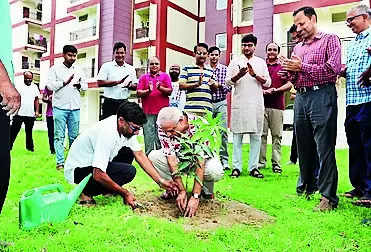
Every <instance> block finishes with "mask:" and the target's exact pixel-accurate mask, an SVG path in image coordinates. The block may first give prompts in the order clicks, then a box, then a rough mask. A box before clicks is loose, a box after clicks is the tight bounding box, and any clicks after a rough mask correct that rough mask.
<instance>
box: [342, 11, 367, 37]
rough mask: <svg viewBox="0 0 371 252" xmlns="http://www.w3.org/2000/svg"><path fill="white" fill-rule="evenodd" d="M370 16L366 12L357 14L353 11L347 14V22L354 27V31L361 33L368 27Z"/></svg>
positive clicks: (350, 26)
mask: <svg viewBox="0 0 371 252" xmlns="http://www.w3.org/2000/svg"><path fill="white" fill-rule="evenodd" d="M367 18H368V16H367V15H366V14H357V13H356V12H355V11H351V12H349V13H348V14H347V19H346V21H345V23H346V24H347V26H348V27H349V28H350V29H352V32H354V33H356V34H359V33H361V32H363V31H364V30H366V29H367V28H368V19H367Z"/></svg>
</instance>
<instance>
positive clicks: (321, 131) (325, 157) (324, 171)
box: [294, 84, 339, 205]
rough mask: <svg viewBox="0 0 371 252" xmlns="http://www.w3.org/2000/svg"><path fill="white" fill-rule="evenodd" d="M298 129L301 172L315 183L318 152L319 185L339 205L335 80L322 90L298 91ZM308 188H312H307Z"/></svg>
mask: <svg viewBox="0 0 371 252" xmlns="http://www.w3.org/2000/svg"><path fill="white" fill-rule="evenodd" d="M294 110H295V112H294V113H295V116H294V121H295V130H296V142H297V148H298V156H299V166H300V173H301V176H302V178H303V181H304V183H305V184H306V185H307V187H315V181H316V179H315V175H314V174H315V172H314V171H315V169H316V166H317V161H316V158H314V157H316V155H318V159H319V165H320V166H319V174H318V187H319V188H318V189H319V192H320V194H321V195H322V196H323V197H325V198H327V199H329V200H330V201H331V202H332V203H333V204H335V205H337V203H338V200H339V198H338V197H337V196H336V191H337V185H338V171H337V167H336V159H335V144H336V134H337V114H338V108H337V93H336V89H335V85H334V84H328V85H326V86H323V87H322V88H321V89H319V90H315V91H312V90H310V91H307V92H305V93H300V92H298V93H297V95H296V98H295V106H294ZM307 190H308V189H307Z"/></svg>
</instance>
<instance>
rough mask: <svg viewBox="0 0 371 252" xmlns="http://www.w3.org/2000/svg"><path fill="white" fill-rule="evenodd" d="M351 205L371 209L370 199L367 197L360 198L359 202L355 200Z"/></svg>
mask: <svg viewBox="0 0 371 252" xmlns="http://www.w3.org/2000/svg"><path fill="white" fill-rule="evenodd" d="M352 204H353V205H355V206H361V207H367V208H370V207H371V199H370V198H368V197H361V198H360V199H359V200H356V201H354V202H352Z"/></svg>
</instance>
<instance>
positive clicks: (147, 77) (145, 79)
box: [137, 57, 172, 155]
mask: <svg viewBox="0 0 371 252" xmlns="http://www.w3.org/2000/svg"><path fill="white" fill-rule="evenodd" d="M148 65H149V73H147V74H144V75H142V76H141V77H140V79H139V83H138V87H137V96H138V97H139V98H141V100H142V107H143V111H144V113H145V115H146V117H147V122H146V123H145V124H144V125H143V135H144V145H145V146H144V147H145V151H146V155H148V154H149V153H150V152H151V151H152V150H157V149H160V148H161V145H160V140H159V139H158V135H157V124H156V121H157V115H158V112H159V111H160V110H161V109H162V108H164V107H168V106H169V96H170V95H171V92H172V88H171V79H170V76H169V75H168V74H167V73H164V72H160V61H159V59H158V58H157V57H151V58H150V59H149V60H148Z"/></svg>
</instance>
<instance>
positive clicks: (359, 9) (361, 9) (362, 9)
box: [347, 4, 370, 17]
mask: <svg viewBox="0 0 371 252" xmlns="http://www.w3.org/2000/svg"><path fill="white" fill-rule="evenodd" d="M353 11H354V12H355V13H356V14H357V15H361V14H365V15H368V17H370V14H369V11H370V8H369V7H368V6H367V5H365V4H360V5H357V6H354V7H352V8H350V9H349V10H348V12H347V13H350V12H353Z"/></svg>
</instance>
